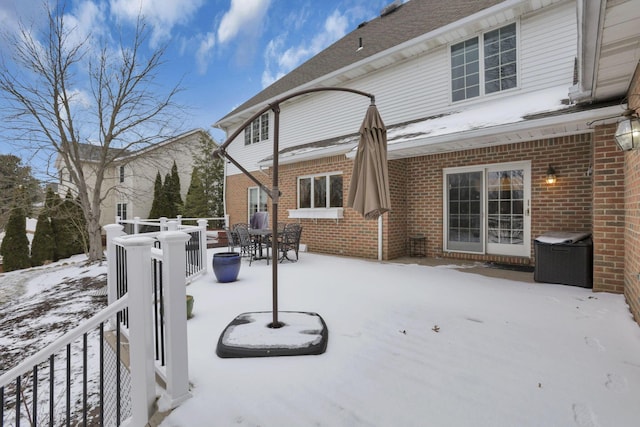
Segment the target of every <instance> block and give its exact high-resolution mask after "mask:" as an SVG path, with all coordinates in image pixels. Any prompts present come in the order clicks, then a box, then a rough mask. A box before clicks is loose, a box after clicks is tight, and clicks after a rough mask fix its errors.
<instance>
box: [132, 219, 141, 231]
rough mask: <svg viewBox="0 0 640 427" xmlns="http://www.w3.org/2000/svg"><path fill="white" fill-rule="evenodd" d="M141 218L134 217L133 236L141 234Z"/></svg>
mask: <svg viewBox="0 0 640 427" xmlns="http://www.w3.org/2000/svg"><path fill="white" fill-rule="evenodd" d="M139 223H140V217H139V216H134V217H133V234H139V233H140V224H139Z"/></svg>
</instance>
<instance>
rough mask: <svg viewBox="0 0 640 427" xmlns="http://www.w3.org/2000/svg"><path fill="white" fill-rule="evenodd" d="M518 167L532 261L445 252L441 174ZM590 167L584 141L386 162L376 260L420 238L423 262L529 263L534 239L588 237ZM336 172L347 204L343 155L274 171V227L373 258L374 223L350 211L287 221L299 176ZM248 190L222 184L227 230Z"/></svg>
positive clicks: (314, 244) (242, 180) (338, 251)
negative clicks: (524, 183)
mask: <svg viewBox="0 0 640 427" xmlns="http://www.w3.org/2000/svg"><path fill="white" fill-rule="evenodd" d="M521 160H529V161H531V174H532V184H531V186H532V189H531V190H532V204H531V223H532V230H531V237H532V247H531V254H532V258H531V259H530V258H519V257H508V256H496V255H469V254H460V253H444V252H443V250H442V240H443V231H442V224H443V219H442V214H443V207H442V188H443V187H442V185H443V184H442V179H443V176H442V169H443V168H448V167H458V166H471V165H486V164H492V163H504V162H514V161H521ZM592 161H593V153H592V135H591V134H582V135H574V136H567V137H562V138H553V139H545V140H539V141H531V142H526V143H520V144H510V145H504V146H498V147H490V148H484V149H474V150H467V151H461V152H456V153H446V154H437V155H431V156H423V157H416V158H411V159H402V160H392V161H390V162H389V178H390V186H391V187H390V190H391V199H392V210H391V212H389V213H388V214H385V215H384V216H383V233H384V234H383V254H384V256H383V258H384V259H393V258H397V257H400V256H404V255H407V253H408V248H407V237H408V236H409V235H413V234H417V233H424V234H425V235H426V236H427V255H428V256H431V257H450V258H460V259H475V260H484V261H489V260H491V261H499V262H510V263H522V264H529V263H533V262H534V260H533V239H534V238H535V237H536V236H538V235H540V234H542V233H544V232H546V231H551V230H571V231H588V232H591V231H592V209H591V203H592V188H593V187H592V180H593V176H592V175H590V174H588V173H587V172H588V171H589V170H590V169H589V166H590V165H592ZM550 164H551V165H553V167H554V168H555V170H556V174H557V177H558V181H557V183H556V184H554V185H548V184H546V182H545V173H546V170H547V168H548V167H549V165H550ZM336 171H341V172H342V173H343V199H344V201H345V204H346V198H347V194H348V190H349V180H350V178H351V172H352V161H351V160H348V159H347V158H346V157H345V156H334V157H329V158H325V159H318V160H313V161H307V162H301V163H297V164H289V165H281V166H280V190H281V192H282V197H281V199H280V205H279V212H278V216H279V219H280V221H281V222H290V221H299V222H300V223H301V224H302V226H303V232H302V243H305V244H307V246H308V248H309V250H310V251H313V252H320V253H327V254H335V255H347V256H355V257H362V258H376V257H377V247H378V237H377V236H378V224H377V221H364V220H363V219H362V218H361V217H360V216H359V215H358V214H357V213H355V212H354V211H353V210H351V209H348V208H345V210H344V216H345V217H344V219H340V220H338V221H336V220H330V219H318V220H313V219H301V220H297V219H289V218H288V212H287V209H295V207H296V197H297V196H296V191H297V190H296V182H297V180H296V179H297V177H298V176H301V175H312V174H316V173H327V172H336ZM256 176H257V177H259V179H261V181H262V182H264V183H265V184H267V186H271V178H270V177H268V176H267V175H265V174H263V173H256ZM253 185H254V184H253V183H252V182H251V181H250V180H249V179H248V178H246V177H244V176H241V175H235V176H231V177H229V179H228V187H227V211H228V213H229V214H230V221H231V223H232V224H233V223H236V222H246V221H247V219H246V215H247V214H246V212H247V187H249V186H253ZM269 209H271V205H270V204H269Z"/></svg>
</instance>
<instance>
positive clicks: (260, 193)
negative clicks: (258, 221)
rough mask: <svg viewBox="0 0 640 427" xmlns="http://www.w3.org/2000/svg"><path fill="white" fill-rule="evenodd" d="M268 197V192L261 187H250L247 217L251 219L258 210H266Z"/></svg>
mask: <svg viewBox="0 0 640 427" xmlns="http://www.w3.org/2000/svg"><path fill="white" fill-rule="evenodd" d="M268 197H269V196H268V195H267V192H266V191H264V190H261V189H260V187H249V189H248V193H247V198H248V207H249V209H248V212H247V218H249V219H251V217H252V216H253V214H254V213H256V212H266V211H267V203H268Z"/></svg>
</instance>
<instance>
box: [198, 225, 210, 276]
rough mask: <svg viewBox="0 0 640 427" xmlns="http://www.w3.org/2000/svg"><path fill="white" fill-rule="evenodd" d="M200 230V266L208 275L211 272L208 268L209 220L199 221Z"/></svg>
mask: <svg viewBox="0 0 640 427" xmlns="http://www.w3.org/2000/svg"><path fill="white" fill-rule="evenodd" d="M198 228H200V263H201V264H200V265H201V266H202V268H203V270H204V273H205V274H206V273H207V271H209V270H208V267H207V220H206V219H199V220H198Z"/></svg>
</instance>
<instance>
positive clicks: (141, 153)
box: [56, 129, 211, 225]
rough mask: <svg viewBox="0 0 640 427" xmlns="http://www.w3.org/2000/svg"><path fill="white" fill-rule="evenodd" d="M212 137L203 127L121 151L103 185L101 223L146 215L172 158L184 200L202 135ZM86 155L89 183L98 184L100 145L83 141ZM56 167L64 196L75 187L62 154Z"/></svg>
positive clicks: (171, 163) (169, 168) (86, 170)
mask: <svg viewBox="0 0 640 427" xmlns="http://www.w3.org/2000/svg"><path fill="white" fill-rule="evenodd" d="M201 138H211V136H210V135H209V134H208V133H207V132H205V131H204V130H202V129H195V130H192V131H189V132H186V133H184V134H181V135H178V136H176V137H173V138H169V139H167V140H165V141H162V142H160V143H157V144H154V145H150V146H148V147H145V148H144V149H141V150H138V151H132V152H125V153H123V154H122V155H119V156H118V157H117V158H116V160H115V161H114V162H113V167H111V168H109V170H108V171H107V174H106V176H105V179H104V183H103V186H102V193H103V197H104V202H103V204H102V216H101V218H100V224H101V225H106V224H111V223H113V222H114V221H115V218H116V216H119V217H120V218H122V219H133V218H134V217H140V218H147V216H148V215H149V211H150V210H151V204H152V202H153V196H154V184H155V179H156V175H157V173H158V172H160V176H161V177H162V180H163V183H164V179H165V176H166V175H167V174H170V173H171V168H172V166H173V162H174V161H175V162H176V166H177V167H178V175H179V176H180V195H181V197H182V200H183V202H184V200H185V197H186V194H187V190H188V189H189V184H190V181H191V173H192V171H193V165H194V162H193V160H194V157H196V156H200V155H201V153H200V152H199V151H198V150H199V149H200V143H199V141H200V139H201ZM81 149H82V152H83V158H84V159H85V162H84V165H85V169H84V173H85V176H86V177H87V180H88V184H89V187H91V188H95V173H93V172H92V167H93V165H95V164H96V162H97V161H98V159H99V158H98V156H99V153H100V151H99V150H100V147H98V146H93V145H89V144H81ZM56 168H57V169H58V172H59V175H60V185H59V194H60V195H61V196H62V197H64V196H65V195H66V193H67V189H68V188H74V187H73V185H72V184H71V183H70V182H69V179H68V171H67V170H66V168H65V167H64V165H63V164H62V162H61V160H60V157H58V159H56Z"/></svg>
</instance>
